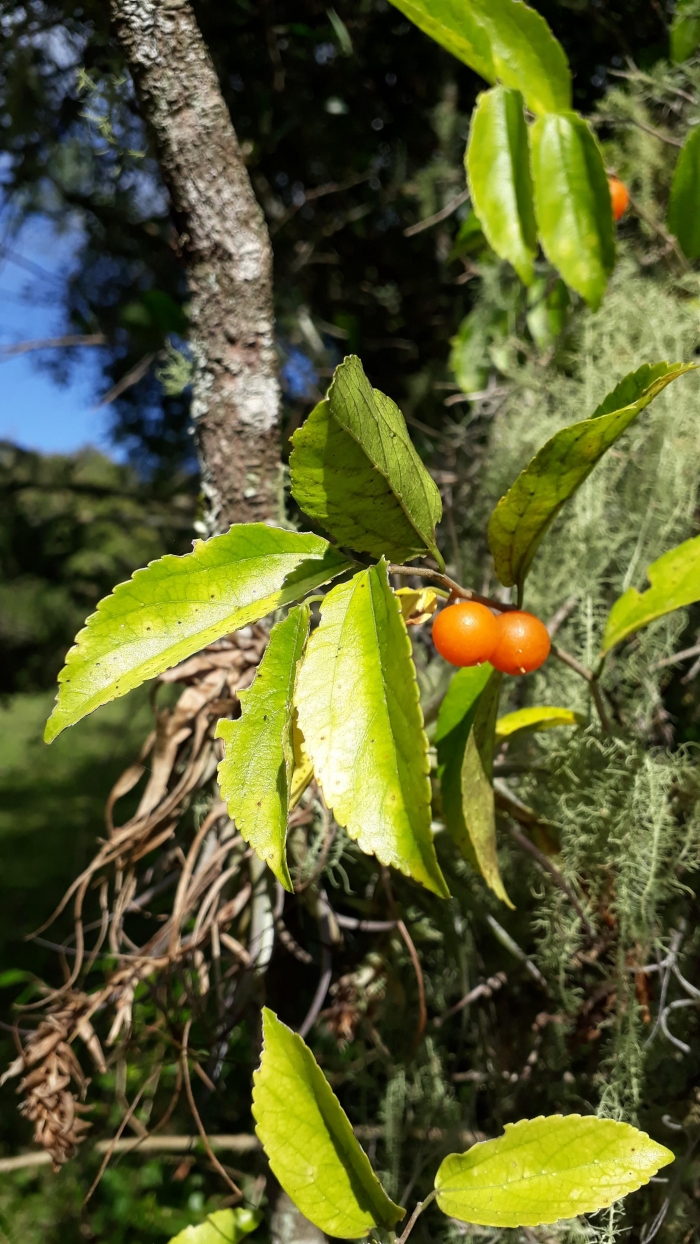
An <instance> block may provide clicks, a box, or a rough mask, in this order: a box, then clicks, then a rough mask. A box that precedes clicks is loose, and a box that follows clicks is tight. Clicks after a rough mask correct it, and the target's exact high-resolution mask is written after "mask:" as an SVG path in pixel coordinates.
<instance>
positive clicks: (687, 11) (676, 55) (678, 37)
mask: <svg viewBox="0 0 700 1244" xmlns="http://www.w3.org/2000/svg"><path fill="white" fill-rule="evenodd" d="M670 42H671V60H672V61H673V63H674V64H675V65H680V64H682V62H683V61H684V60H689V59H690V57H691V56H692V55H693V52H694V51H695V49H696V48H697V46H698V44H700V9H699V8H698V3H697V0H679V3H678V4H677V5H676V11H675V13H674V14H673V21H672V22H671V30H670Z"/></svg>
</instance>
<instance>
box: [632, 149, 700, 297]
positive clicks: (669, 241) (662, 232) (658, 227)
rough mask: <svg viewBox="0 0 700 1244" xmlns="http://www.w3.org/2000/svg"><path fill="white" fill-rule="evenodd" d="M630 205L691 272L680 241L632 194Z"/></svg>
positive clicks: (687, 270) (683, 266) (684, 267)
mask: <svg viewBox="0 0 700 1244" xmlns="http://www.w3.org/2000/svg"><path fill="white" fill-rule="evenodd" d="M678 145H679V146H682V144H681V143H679V144H678ZM628 193H629V192H628ZM629 204H630V207H631V208H632V211H633V212H635V213H636V214H637V216H639V218H640V219H641V220H643V221H644V223H645V224H647V225H648V226H649V228H650V229H653V230H654V233H658V235H659V237H660V238H663V240H664V242H665V243H666V245H667V246H670V247H671V249H672V250H673V251H674V253H675V256H676V259H677V260H678V261H679V263H680V265H681V267H682V268H683V270H684V271H685V272H690V264H689V263H688V260H687V259H686V257H685V255H684V254H683V251H682V250H681V248H680V246H679V245H678V241H677V239H676V238H675V237H674V236H673V234H672V233H669V232H668V230H667V229H664V226H663V225H662V224H659V222H658V220H654V218H653V216H650V215H649V214H648V213H647V212H645V211H644V208H643V207H640V206H639V203H638V202H637V200H636V199H633V198H632V195H631V194H630V196H629Z"/></svg>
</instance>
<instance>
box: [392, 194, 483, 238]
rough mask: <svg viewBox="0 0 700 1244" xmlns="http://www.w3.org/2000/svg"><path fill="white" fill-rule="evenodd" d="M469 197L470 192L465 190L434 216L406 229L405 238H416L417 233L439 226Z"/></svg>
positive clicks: (427, 217)
mask: <svg viewBox="0 0 700 1244" xmlns="http://www.w3.org/2000/svg"><path fill="white" fill-rule="evenodd" d="M469 197H470V196H469V191H468V190H463V191H462V193H461V194H458V195H457V198H456V199H451V200H450V202H449V203H446V204H445V206H444V207H441V208H440V211H439V212H435V214H434V215H433V216H426V218H425V220H419V221H418V222H417V224H415V225H409V226H408V229H404V231H403V236H404V237H405V238H412V237H415V235H416V234H417V233H422V232H423V230H424V229H430V228H432V226H433V225H439V224H440V222H441V221H443V220H447V218H448V216H451V215H452V213H453V212H456V211H457V208H458V207H461V206H462V204H463V203H466V201H467V199H468V198H469Z"/></svg>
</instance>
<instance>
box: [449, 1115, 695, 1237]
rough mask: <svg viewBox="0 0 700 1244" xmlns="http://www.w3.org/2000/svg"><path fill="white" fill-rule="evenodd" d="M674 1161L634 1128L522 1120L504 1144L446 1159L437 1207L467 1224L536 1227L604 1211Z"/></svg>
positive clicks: (575, 1118)
mask: <svg viewBox="0 0 700 1244" xmlns="http://www.w3.org/2000/svg"><path fill="white" fill-rule="evenodd" d="M673 1157H674V1155H673V1154H672V1153H671V1152H670V1150H669V1149H666V1148H664V1146H663V1145H658V1144H656V1142H655V1141H653V1140H651V1139H650V1138H649V1137H648V1136H647V1135H646V1133H645V1132H640V1131H638V1130H637V1129H636V1128H634V1127H631V1126H630V1125H629V1124H628V1123H616V1122H614V1121H613V1120H612V1119H598V1118H582V1117H581V1115H578V1114H570V1115H565V1116H564V1115H552V1116H551V1117H550V1118H538V1119H522V1120H521V1121H520V1122H519V1123H508V1124H506V1129H505V1135H504V1136H499V1137H498V1139H497V1140H487V1141H483V1142H482V1143H481V1144H476V1145H473V1146H472V1148H471V1149H468V1150H467V1152H466V1153H451V1154H450V1155H449V1156H448V1157H446V1158H445V1160H444V1161H443V1162H442V1164H441V1166H440V1168H439V1170H438V1173H437V1176H436V1178H435V1187H436V1189H437V1202H438V1205H439V1206H440V1209H441V1210H442V1211H443V1213H445V1214H449V1216H450V1217H451V1218H459V1219H461V1220H462V1221H463V1222H470V1223H474V1224H475V1225H480V1226H487V1227H519V1226H522V1227H535V1226H538V1225H539V1224H540V1223H551V1222H557V1221H558V1220H559V1219H560V1218H574V1217H575V1216H576V1215H577V1214H590V1213H592V1212H594V1211H595V1210H598V1209H604V1208H605V1206H607V1205H611V1204H612V1203H613V1201H617V1200H619V1199H620V1197H623V1196H626V1195H627V1193H628V1192H634V1191H635V1190H636V1189H637V1188H640V1187H641V1186H642V1184H646V1183H648V1182H649V1180H650V1178H651V1177H652V1175H655V1174H656V1172H657V1171H658V1170H659V1169H660V1168H661V1167H662V1166H666V1165H667V1164H668V1163H669V1162H672V1161H673Z"/></svg>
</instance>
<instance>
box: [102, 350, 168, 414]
mask: <svg viewBox="0 0 700 1244" xmlns="http://www.w3.org/2000/svg"><path fill="white" fill-rule="evenodd" d="M155 357H156V356H155V353H151V354H144V356H143V358H141V359H139V361H138V363H137V364H136V365H135V367H132V368H131V371H128V372H127V373H126V375H125V376H122V378H121V380H118V381H117V383H116V384H113V385H112V387H111V389H108V390H107V392H106V393H105V395H104V397H101V398H100V400H99V402H98V403H97V405H96V406H95V408H94V409H95V410H101V409H102V407H103V406H109V404H110V402H116V400H117V398H118V397H121V395H122V393H125V392H126V390H127V389H130V388H131V387H132V385H135V384H138V382H139V380H143V377H144V376H145V375H146V372H147V371H148V369H149V367H150V366H151V363H152V362H153V360H154V358H155Z"/></svg>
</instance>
